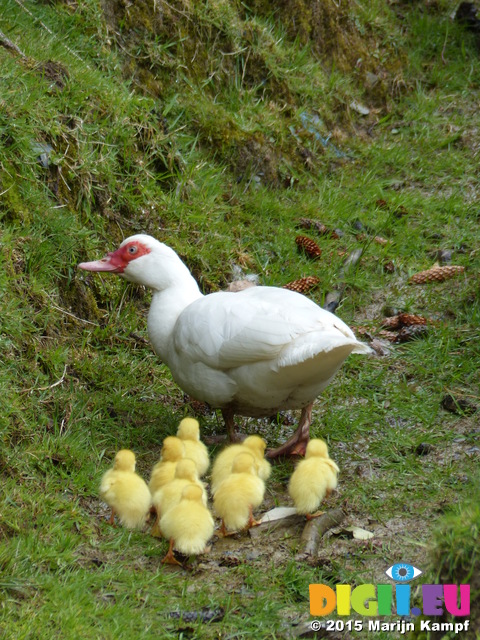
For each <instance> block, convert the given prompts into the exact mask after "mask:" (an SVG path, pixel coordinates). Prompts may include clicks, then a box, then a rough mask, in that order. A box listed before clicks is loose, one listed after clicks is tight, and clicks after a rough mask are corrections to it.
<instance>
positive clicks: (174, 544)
mask: <svg viewBox="0 0 480 640" xmlns="http://www.w3.org/2000/svg"><path fill="white" fill-rule="evenodd" d="M160 528H161V529H162V531H163V534H164V536H165V537H166V538H168V539H169V540H170V546H169V549H168V552H167V555H166V556H165V558H164V559H163V562H168V563H170V564H180V562H178V560H177V559H176V558H175V556H174V555H173V549H177V550H178V551H180V552H181V553H184V554H185V555H192V554H199V553H203V552H204V551H205V550H206V549H205V547H206V544H207V542H208V540H209V539H210V538H211V537H212V535H213V530H214V528H215V525H214V522H213V518H212V514H211V513H210V511H209V510H208V509H207V507H206V506H205V504H204V502H203V493H202V489H201V487H199V486H198V485H196V484H189V485H187V486H186V487H185V488H184V489H183V491H182V493H181V496H180V500H179V502H178V504H177V505H176V506H174V507H172V508H171V509H170V510H169V511H167V512H166V513H165V514H164V515H163V516H162V518H161V520H160Z"/></svg>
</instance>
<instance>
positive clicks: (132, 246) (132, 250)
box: [128, 244, 138, 256]
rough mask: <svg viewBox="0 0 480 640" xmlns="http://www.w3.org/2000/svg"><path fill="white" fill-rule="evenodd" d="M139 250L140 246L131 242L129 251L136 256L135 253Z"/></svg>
mask: <svg viewBox="0 0 480 640" xmlns="http://www.w3.org/2000/svg"><path fill="white" fill-rule="evenodd" d="M137 251H138V247H137V245H136V244H131V245H130V246H129V247H128V253H129V254H130V255H131V256H134V255H135V254H136V253H137Z"/></svg>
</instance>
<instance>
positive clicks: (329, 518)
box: [297, 507, 346, 560]
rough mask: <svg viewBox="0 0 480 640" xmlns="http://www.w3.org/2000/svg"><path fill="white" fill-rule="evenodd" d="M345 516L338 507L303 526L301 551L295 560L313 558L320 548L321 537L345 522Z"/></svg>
mask: <svg viewBox="0 0 480 640" xmlns="http://www.w3.org/2000/svg"><path fill="white" fill-rule="evenodd" d="M345 518H346V514H345V513H344V511H343V510H342V509H340V507H338V508H337V509H332V510H331V511H327V512H326V513H324V514H323V515H321V516H318V518H313V519H312V520H309V521H308V522H307V524H306V525H305V527H304V529H303V532H302V537H301V538H300V544H301V550H300V552H299V553H298V554H297V560H300V559H305V558H306V557H307V556H314V555H316V554H317V551H318V547H319V546H320V540H321V538H322V536H323V535H324V534H325V533H326V532H327V531H328V530H329V529H332V528H333V527H338V525H339V524H340V523H341V522H343V520H345Z"/></svg>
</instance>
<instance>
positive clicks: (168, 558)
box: [162, 538, 183, 567]
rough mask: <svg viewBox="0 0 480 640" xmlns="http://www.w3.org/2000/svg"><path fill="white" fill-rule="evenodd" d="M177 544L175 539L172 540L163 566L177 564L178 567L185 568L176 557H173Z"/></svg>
mask: <svg viewBox="0 0 480 640" xmlns="http://www.w3.org/2000/svg"><path fill="white" fill-rule="evenodd" d="M174 544H175V540H174V539H173V538H171V539H170V546H169V547H168V551H167V555H166V556H165V557H164V559H163V560H162V564H176V565H178V566H180V567H181V566H183V565H182V563H181V562H179V561H178V560H177V559H176V558H175V556H174V555H173V545H174Z"/></svg>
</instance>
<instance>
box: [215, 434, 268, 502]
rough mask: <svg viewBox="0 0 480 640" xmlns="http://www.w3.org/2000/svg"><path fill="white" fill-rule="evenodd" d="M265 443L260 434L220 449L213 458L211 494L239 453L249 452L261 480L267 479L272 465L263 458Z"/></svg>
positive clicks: (230, 468) (225, 475)
mask: <svg viewBox="0 0 480 640" xmlns="http://www.w3.org/2000/svg"><path fill="white" fill-rule="evenodd" d="M265 448H266V443H265V440H263V439H262V438H260V436H248V438H245V440H244V441H243V442H242V443H241V444H232V445H230V446H229V447H226V448H225V449H223V451H221V452H220V453H219V454H218V456H217V457H216V458H215V462H214V463H213V468H212V477H211V481H210V487H211V491H212V494H213V495H215V493H216V491H217V489H218V487H219V486H220V484H221V482H222V481H223V480H225V478H226V477H227V476H228V475H229V474H230V473H231V471H232V464H233V460H234V459H235V457H236V456H238V454H239V453H245V452H246V453H250V454H251V455H252V456H253V457H254V460H255V471H256V473H257V475H258V476H259V477H260V478H261V479H262V480H263V481H267V480H268V478H269V477H270V473H271V471H272V467H271V465H270V463H269V462H268V460H265V458H264V454H265Z"/></svg>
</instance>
